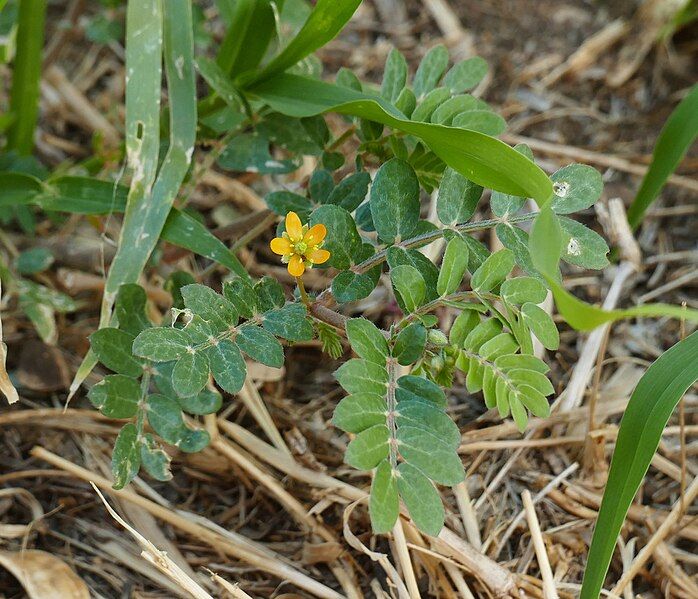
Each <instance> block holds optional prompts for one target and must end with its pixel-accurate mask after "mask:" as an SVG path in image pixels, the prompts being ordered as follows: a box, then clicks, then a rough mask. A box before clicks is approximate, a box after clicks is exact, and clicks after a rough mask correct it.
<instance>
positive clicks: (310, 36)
mask: <svg viewBox="0 0 698 599" xmlns="http://www.w3.org/2000/svg"><path fill="white" fill-rule="evenodd" d="M359 4H361V0H318V1H317V3H316V4H315V8H313V11H312V12H311V13H310V15H309V16H308V20H307V21H306V22H305V24H304V25H303V27H301V30H300V31H299V32H298V34H297V35H296V37H294V38H293V39H292V40H291V41H290V42H289V44H288V45H287V46H286V47H285V48H284V49H283V50H282V51H281V52H280V53H279V54H278V55H277V56H276V57H275V58H274V59H273V60H272V61H271V62H270V63H269V64H268V65H267V66H265V67H264V68H263V69H262V70H261V72H259V73H258V74H257V75H255V76H254V77H253V79H254V81H256V82H261V81H266V80H268V79H271V78H273V77H275V76H276V75H279V74H281V73H283V72H284V71H285V70H287V69H289V68H290V67H292V66H293V65H295V64H297V63H298V62H300V61H301V60H303V59H304V58H305V57H306V56H308V55H310V54H312V53H313V52H315V50H317V49H318V48H322V46H324V45H325V44H327V43H328V42H329V41H331V40H333V39H334V37H335V36H336V35H337V34H338V33H339V32H340V31H341V30H342V29H343V27H344V26H345V25H346V24H347V22H348V21H349V19H351V16H352V15H353V14H354V12H356V9H357V8H358V7H359Z"/></svg>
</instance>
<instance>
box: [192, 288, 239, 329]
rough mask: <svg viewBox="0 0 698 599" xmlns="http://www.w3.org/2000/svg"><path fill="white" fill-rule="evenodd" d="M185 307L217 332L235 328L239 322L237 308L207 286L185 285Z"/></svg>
mask: <svg viewBox="0 0 698 599" xmlns="http://www.w3.org/2000/svg"><path fill="white" fill-rule="evenodd" d="M181 292H182V298H183V299H184V305H185V306H186V307H187V308H188V309H189V310H191V311H192V312H193V313H194V314H196V315H198V316H200V317H201V318H203V319H204V320H205V321H206V322H208V323H209V324H210V325H211V326H212V327H213V328H214V330H216V331H223V330H225V329H227V328H229V327H234V326H235V325H236V324H237V322H238V313H237V310H236V309H235V306H234V305H233V304H232V303H231V302H229V301H228V300H227V299H226V298H224V297H223V296H222V295H220V294H219V293H216V292H215V291H214V290H213V289H211V288H210V287H207V286H206V285H199V284H194V285H185V286H184V287H182V289H181Z"/></svg>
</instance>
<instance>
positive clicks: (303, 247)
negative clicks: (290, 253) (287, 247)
mask: <svg viewBox="0 0 698 599" xmlns="http://www.w3.org/2000/svg"><path fill="white" fill-rule="evenodd" d="M293 249H294V250H295V251H296V254H305V252H307V251H308V244H307V243H305V241H299V242H298V243H296V245H295V246H294V248H293Z"/></svg>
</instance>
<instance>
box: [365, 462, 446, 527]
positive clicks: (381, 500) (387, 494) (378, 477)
mask: <svg viewBox="0 0 698 599" xmlns="http://www.w3.org/2000/svg"><path fill="white" fill-rule="evenodd" d="M439 503H441V501H440V500H439ZM368 513H369V515H370V516H371V527H372V528H373V532H374V533H375V534H382V533H387V532H390V531H391V530H392V529H393V526H395V522H397V518H398V516H399V514H400V500H399V499H398V493H397V484H396V480H395V477H394V476H393V469H392V467H391V466H390V462H388V460H383V461H382V462H381V463H380V464H378V468H376V471H375V472H374V473H373V482H372V483H371V496H370V498H369V502H368Z"/></svg>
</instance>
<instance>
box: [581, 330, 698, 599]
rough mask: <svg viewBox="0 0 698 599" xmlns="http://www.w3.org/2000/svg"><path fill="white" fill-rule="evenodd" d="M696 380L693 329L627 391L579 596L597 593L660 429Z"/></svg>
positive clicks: (697, 348) (697, 350)
mask: <svg viewBox="0 0 698 599" xmlns="http://www.w3.org/2000/svg"><path fill="white" fill-rule="evenodd" d="M697 380H698V333H693V334H692V335H690V336H689V337H687V338H686V339H684V340H683V341H680V342H679V343H677V344H676V345H675V346H674V347H672V348H671V349H669V350H667V351H666V352H664V353H663V354H662V355H661V356H659V358H658V359H657V360H656V361H655V362H653V363H652V365H651V366H650V367H649V368H648V369H647V372H645V374H644V375H643V376H642V378H641V379H640V382H639V383H638V384H637V387H636V388H635V391H633V394H632V396H631V397H630V401H629V402H628V407H627V408H626V411H625V414H624V415H623V419H622V420H621V423H620V429H619V430H618V440H617V441H616V448H615V450H614V452H613V460H612V461H611V469H610V471H609V473H608V482H607V483H606V489H605V491H604V495H603V499H602V501H601V507H600V509H599V516H598V519H597V521H596V526H595V527H594V535H593V537H592V540H591V546H590V547H589V559H588V562H587V565H586V568H585V571H584V581H583V584H582V590H581V594H580V598H581V599H594V598H596V597H598V596H599V593H600V592H601V587H602V586H603V582H604V578H605V577H606V572H607V571H608V566H609V564H610V563H611V557H612V556H613V550H614V549H615V546H616V542H617V539H618V535H619V534H620V531H621V528H622V526H623V521H624V519H625V516H626V514H627V513H628V509H629V508H630V504H631V503H632V501H633V497H635V494H636V493H637V491H638V489H639V488H640V486H641V484H642V479H643V478H644V476H645V474H646V472H647V469H648V468H649V466H650V462H651V461H652V457H653V456H654V453H655V452H656V451H657V447H658V445H659V441H660V440H661V436H662V431H663V430H664V427H665V426H666V424H667V422H668V421H669V417H670V416H671V414H672V412H673V411H674V408H676V405H677V404H678V403H679V400H680V399H681V397H682V396H683V395H684V393H686V391H687V390H688V389H689V388H690V387H691V385H693V384H694V383H695V382H696V381H697Z"/></svg>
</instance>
